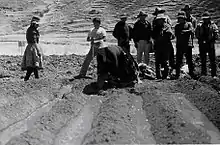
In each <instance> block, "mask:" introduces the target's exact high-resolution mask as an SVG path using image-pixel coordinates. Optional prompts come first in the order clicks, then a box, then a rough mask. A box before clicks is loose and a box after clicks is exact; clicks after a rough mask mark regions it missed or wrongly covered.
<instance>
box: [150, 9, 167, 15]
mask: <svg viewBox="0 0 220 145" xmlns="http://www.w3.org/2000/svg"><path fill="white" fill-rule="evenodd" d="M165 12H166V10H164V9H162V8H160V7H156V8H155V11H154V12H153V13H152V15H158V14H161V13H165Z"/></svg>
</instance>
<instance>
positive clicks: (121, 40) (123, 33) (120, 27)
mask: <svg viewBox="0 0 220 145" xmlns="http://www.w3.org/2000/svg"><path fill="white" fill-rule="evenodd" d="M126 21H127V15H126V14H122V15H120V21H119V22H118V23H117V24H116V25H115V27H114V30H113V33H112V35H113V36H114V37H115V38H116V39H117V40H118V46H120V47H122V48H123V50H124V51H125V52H128V53H130V44H129V41H130V40H131V31H132V28H131V26H130V25H128V24H127V23H126Z"/></svg>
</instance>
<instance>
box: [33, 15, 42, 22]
mask: <svg viewBox="0 0 220 145" xmlns="http://www.w3.org/2000/svg"><path fill="white" fill-rule="evenodd" d="M39 21H40V18H38V17H36V16H33V17H32V19H31V23H39Z"/></svg>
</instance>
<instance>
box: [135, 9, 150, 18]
mask: <svg viewBox="0 0 220 145" xmlns="http://www.w3.org/2000/svg"><path fill="white" fill-rule="evenodd" d="M140 16H145V17H147V16H148V15H147V13H145V12H143V11H140V12H139V14H138V15H137V18H139V17H140Z"/></svg>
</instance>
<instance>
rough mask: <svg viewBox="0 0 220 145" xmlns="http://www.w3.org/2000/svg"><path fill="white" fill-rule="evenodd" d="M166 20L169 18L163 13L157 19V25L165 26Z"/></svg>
mask: <svg viewBox="0 0 220 145" xmlns="http://www.w3.org/2000/svg"><path fill="white" fill-rule="evenodd" d="M166 19H167V17H166V16H165V15H164V14H163V13H161V14H158V15H157V17H156V18H155V22H156V25H157V26H163V25H164V24H165V23H166Z"/></svg>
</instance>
